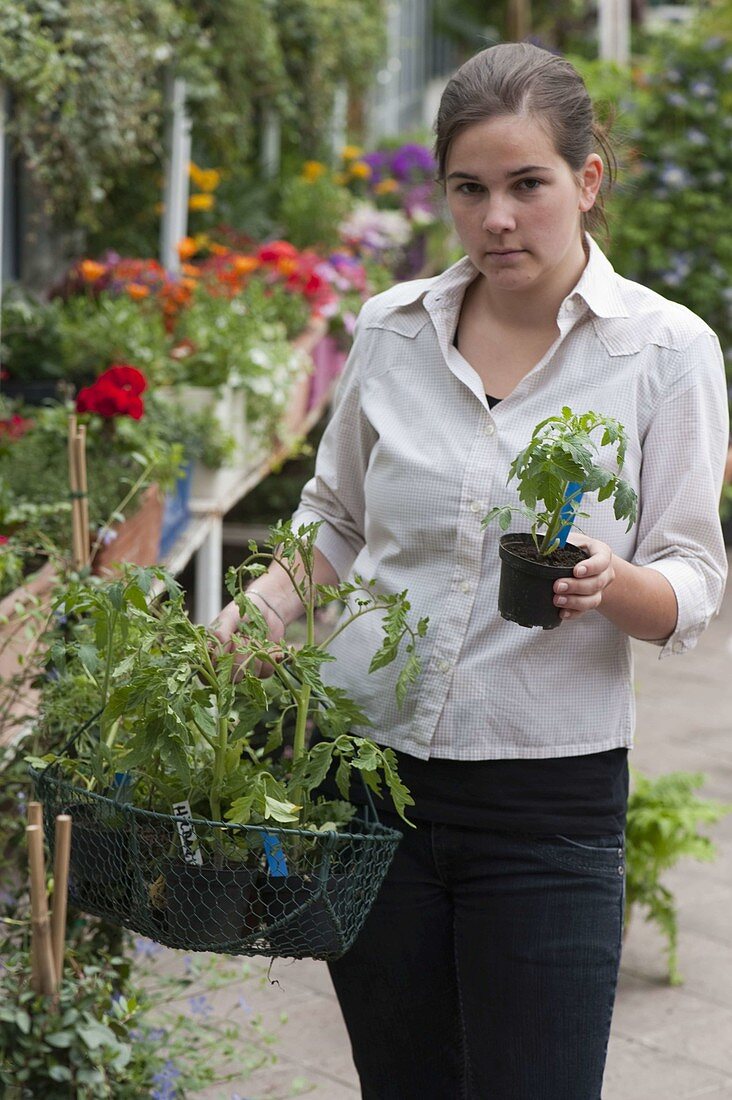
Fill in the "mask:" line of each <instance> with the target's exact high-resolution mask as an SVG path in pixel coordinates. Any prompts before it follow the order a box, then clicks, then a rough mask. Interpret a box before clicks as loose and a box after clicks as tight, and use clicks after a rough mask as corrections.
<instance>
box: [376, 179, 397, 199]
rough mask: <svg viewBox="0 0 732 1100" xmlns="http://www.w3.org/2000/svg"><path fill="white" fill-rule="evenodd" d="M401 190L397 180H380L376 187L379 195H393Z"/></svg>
mask: <svg viewBox="0 0 732 1100" xmlns="http://www.w3.org/2000/svg"><path fill="white" fill-rule="evenodd" d="M398 190H399V184H398V183H397V181H396V180H391V179H386V180H379V182H378V183H377V184H376V186H375V187H374V191H375V192H376V194H377V195H393V194H394V192H395V191H398Z"/></svg>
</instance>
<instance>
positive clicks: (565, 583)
mask: <svg viewBox="0 0 732 1100" xmlns="http://www.w3.org/2000/svg"><path fill="white" fill-rule="evenodd" d="M573 544H574V545H576V546H582V547H583V548H584V549H585V550H587V552H588V554H589V557H588V558H586V559H585V560H584V561H582V562H578V563H577V565H576V566H575V567H574V574H573V576H571V577H566V578H563V579H561V580H558V581H555V582H554V604H555V606H556V607H558V608H559V609H560V617H561V618H562V619H572V618H577V617H578V616H579V615H584V614H585V612H587V611H594V610H596V609H597V608H598V607H599V606H600V604H601V603H602V595H603V592H604V591H605V589H606V588H607V586H608V585H609V584H612V582H613V580H614V579H615V570H614V569H613V564H612V558H613V552H612V550H611V549H610V547H609V546H608V545H607V544H606V543H604V542H601V541H600V540H599V539H581V540H580V539H579V538H577V539H573Z"/></svg>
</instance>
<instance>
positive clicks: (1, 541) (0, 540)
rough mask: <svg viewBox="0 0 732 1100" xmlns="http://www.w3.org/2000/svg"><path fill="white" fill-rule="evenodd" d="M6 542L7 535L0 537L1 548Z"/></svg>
mask: <svg viewBox="0 0 732 1100" xmlns="http://www.w3.org/2000/svg"><path fill="white" fill-rule="evenodd" d="M7 541H8V536H7V535H0V546H3V545H4V544H5V543H6V542H7Z"/></svg>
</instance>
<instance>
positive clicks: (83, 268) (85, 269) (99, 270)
mask: <svg viewBox="0 0 732 1100" xmlns="http://www.w3.org/2000/svg"><path fill="white" fill-rule="evenodd" d="M106 271H107V269H106V267H105V266H104V264H98V263H97V262H96V260H82V261H81V263H80V264H79V272H80V273H81V277H82V279H83V280H84V282H85V283H95V282H96V281H97V279H101V277H102V275H104V274H105V273H106Z"/></svg>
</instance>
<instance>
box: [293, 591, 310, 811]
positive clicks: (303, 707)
mask: <svg viewBox="0 0 732 1100" xmlns="http://www.w3.org/2000/svg"><path fill="white" fill-rule="evenodd" d="M308 580H309V582H310V583H309V585H308V591H307V603H306V604H305V615H306V619H307V635H306V644H307V645H308V646H309V647H310V646H312V645H314V643H315V586H314V585H313V583H312V577H309V578H308ZM296 704H297V718H296V720H295V740H294V742H293V746H292V765H293V767H295V766H296V765H297V762H298V760H300V759H301V757H302V756H303V755H304V753H305V729H306V725H307V720H308V710H309V708H310V685H309V684H303V685H302V687H301V688H300V691H299V692H297V693H296ZM292 801H293V802H294V803H295V805H296V806H300V807H301V809H300V821H301V822H302V820H303V818H304V817H305V813H306V807H305V792H304V791H303V790H302V789H301V788H300V786H299V785H298V786H297V787H294V788H293V791H292Z"/></svg>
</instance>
